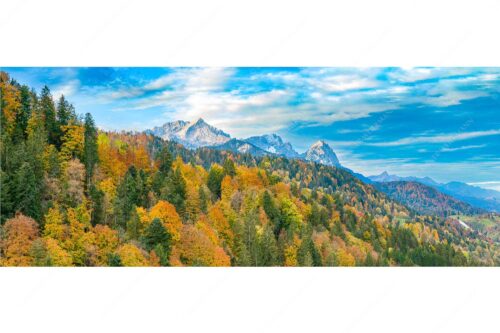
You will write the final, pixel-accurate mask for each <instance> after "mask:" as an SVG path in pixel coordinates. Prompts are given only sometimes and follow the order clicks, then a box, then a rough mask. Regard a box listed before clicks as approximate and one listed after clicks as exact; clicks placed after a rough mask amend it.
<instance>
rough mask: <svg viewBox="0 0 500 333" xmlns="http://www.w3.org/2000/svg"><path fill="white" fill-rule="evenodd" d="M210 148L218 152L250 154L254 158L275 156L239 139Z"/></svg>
mask: <svg viewBox="0 0 500 333" xmlns="http://www.w3.org/2000/svg"><path fill="white" fill-rule="evenodd" d="M209 148H212V149H217V150H229V151H232V152H236V153H241V154H250V155H253V156H264V155H274V154H272V153H269V152H267V151H265V150H264V149H261V148H259V147H257V146H255V145H253V144H251V143H249V142H247V141H244V140H239V139H231V140H229V141H226V142H225V143H223V144H221V145H216V146H210V147H209Z"/></svg>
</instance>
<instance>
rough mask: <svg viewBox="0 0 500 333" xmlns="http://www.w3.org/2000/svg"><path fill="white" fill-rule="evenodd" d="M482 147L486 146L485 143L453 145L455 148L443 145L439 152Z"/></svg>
mask: <svg viewBox="0 0 500 333" xmlns="http://www.w3.org/2000/svg"><path fill="white" fill-rule="evenodd" d="M483 147H486V145H469V146H461V147H455V148H448V147H444V148H442V149H441V152H449V151H459V150H469V149H476V148H483Z"/></svg>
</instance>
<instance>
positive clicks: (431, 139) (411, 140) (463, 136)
mask: <svg viewBox="0 0 500 333" xmlns="http://www.w3.org/2000/svg"><path fill="white" fill-rule="evenodd" d="M499 134H500V130H488V131H475V132H464V133H453V134H442V135H435V136H415V137H407V138H402V139H399V140H395V141H388V142H373V143H366V144H367V145H370V146H376V147H394V146H403V145H411V144H419V143H445V142H455V141H461V140H467V139H472V138H477V137H482V136H491V135H499Z"/></svg>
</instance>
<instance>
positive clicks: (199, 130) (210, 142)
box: [148, 118, 231, 148]
mask: <svg viewBox="0 0 500 333" xmlns="http://www.w3.org/2000/svg"><path fill="white" fill-rule="evenodd" d="M148 132H149V133H152V134H154V135H156V136H158V137H160V138H162V139H165V140H170V141H176V142H179V143H182V144H183V145H185V146H187V147H189V148H198V147H206V146H216V145H220V144H223V143H225V142H227V141H229V140H230V139H231V137H230V136H229V134H227V133H225V132H224V131H222V130H220V129H218V128H215V127H214V126H212V125H209V124H207V123H206V122H205V121H204V120H203V119H201V118H200V119H198V120H197V121H196V122H189V121H183V120H178V121H174V122H170V123H166V124H164V125H163V126H159V127H155V128H153V129H152V130H151V131H148Z"/></svg>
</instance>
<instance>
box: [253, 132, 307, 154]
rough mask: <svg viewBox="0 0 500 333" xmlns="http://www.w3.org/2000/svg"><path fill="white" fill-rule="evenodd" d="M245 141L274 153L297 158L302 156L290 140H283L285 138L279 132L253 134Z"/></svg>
mask: <svg viewBox="0 0 500 333" xmlns="http://www.w3.org/2000/svg"><path fill="white" fill-rule="evenodd" d="M245 141H246V142H248V143H251V144H252V145H254V146H256V147H259V148H260V149H262V150H265V151H267V152H269V153H272V154H276V155H281V156H284V157H288V158H297V157H299V156H300V155H299V153H297V152H296V151H295V150H294V149H293V147H292V145H291V144H290V143H289V142H285V141H283V139H282V138H281V137H280V136H279V135H277V134H266V135H261V136H252V137H250V138H247V139H245Z"/></svg>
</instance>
